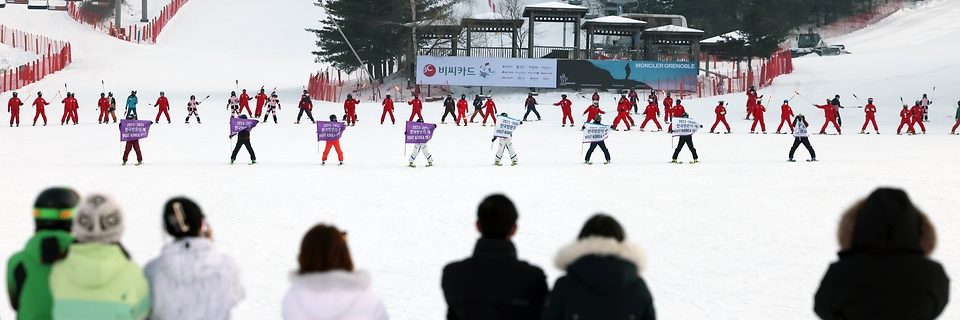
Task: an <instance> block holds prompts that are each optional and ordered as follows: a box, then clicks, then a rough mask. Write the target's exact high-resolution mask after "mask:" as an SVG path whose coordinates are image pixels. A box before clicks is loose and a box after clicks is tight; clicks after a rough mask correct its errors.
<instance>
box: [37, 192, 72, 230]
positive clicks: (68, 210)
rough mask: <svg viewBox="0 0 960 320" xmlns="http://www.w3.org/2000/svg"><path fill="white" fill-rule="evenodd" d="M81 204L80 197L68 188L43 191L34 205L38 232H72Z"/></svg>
mask: <svg viewBox="0 0 960 320" xmlns="http://www.w3.org/2000/svg"><path fill="white" fill-rule="evenodd" d="M79 202H80V195H79V194H77V192H76V191H74V190H73V189H70V188H66V187H54V188H49V189H47V190H43V192H40V194H39V195H37V199H36V201H34V203H33V219H34V222H35V224H36V228H37V230H45V229H46V230H62V231H66V232H70V228H71V224H72V223H73V213H74V211H75V210H76V208H77V204H78V203H79Z"/></svg>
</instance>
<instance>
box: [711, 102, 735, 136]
mask: <svg viewBox="0 0 960 320" xmlns="http://www.w3.org/2000/svg"><path fill="white" fill-rule="evenodd" d="M713 113H716V114H717V121H716V122H714V123H713V127H710V133H713V130H716V129H717V125H719V124H720V123H721V122H723V125H724V126H726V127H727V133H730V124H728V123H727V107H724V106H723V101H720V103H719V104H717V107H716V108H713Z"/></svg>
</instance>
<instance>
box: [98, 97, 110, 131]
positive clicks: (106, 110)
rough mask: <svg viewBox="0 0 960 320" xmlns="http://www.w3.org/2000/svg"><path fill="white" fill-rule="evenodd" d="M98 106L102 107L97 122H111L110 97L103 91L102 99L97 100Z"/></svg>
mask: <svg viewBox="0 0 960 320" xmlns="http://www.w3.org/2000/svg"><path fill="white" fill-rule="evenodd" d="M97 107H99V108H100V116H99V117H97V123H100V124H103V123H108V122H110V99H108V98H107V96H106V95H105V94H103V93H102V92H101V93H100V100H97Z"/></svg>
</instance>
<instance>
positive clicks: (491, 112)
mask: <svg viewBox="0 0 960 320" xmlns="http://www.w3.org/2000/svg"><path fill="white" fill-rule="evenodd" d="M483 108H484V111H483V126H486V125H487V117H489V118H490V119H493V124H497V104H496V103H493V98H491V97H490V96H487V102H485V103H484V104H483Z"/></svg>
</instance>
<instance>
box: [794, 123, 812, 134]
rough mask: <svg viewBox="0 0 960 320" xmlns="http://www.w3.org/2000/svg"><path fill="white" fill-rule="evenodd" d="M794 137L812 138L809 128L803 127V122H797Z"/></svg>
mask: <svg viewBox="0 0 960 320" xmlns="http://www.w3.org/2000/svg"><path fill="white" fill-rule="evenodd" d="M793 136H794V137H798V138H802V137H809V136H810V133H809V132H807V126H805V125H803V121H797V126H796V127H794V128H793Z"/></svg>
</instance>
